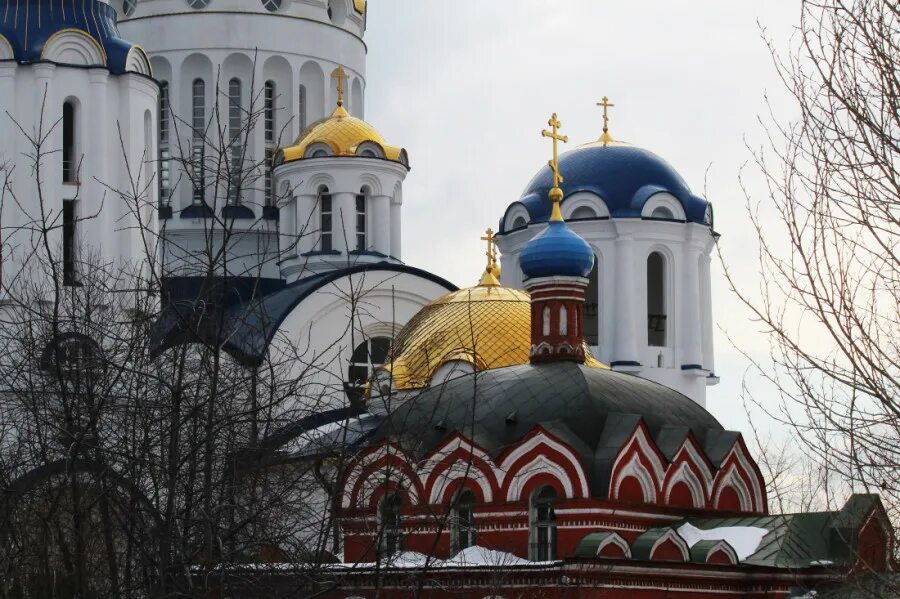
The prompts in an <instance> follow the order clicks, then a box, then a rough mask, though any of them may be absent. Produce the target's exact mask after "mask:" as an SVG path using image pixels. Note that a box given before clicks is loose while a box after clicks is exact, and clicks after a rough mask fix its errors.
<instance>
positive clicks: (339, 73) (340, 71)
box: [331, 65, 348, 106]
mask: <svg viewBox="0 0 900 599" xmlns="http://www.w3.org/2000/svg"><path fill="white" fill-rule="evenodd" d="M331 78H332V79H337V95H338V97H337V105H338V106H343V105H344V79H347V78H348V76H347V71H345V70H344V67H342V66H340V65H338V68H336V69H335V70H333V71H332V72H331Z"/></svg>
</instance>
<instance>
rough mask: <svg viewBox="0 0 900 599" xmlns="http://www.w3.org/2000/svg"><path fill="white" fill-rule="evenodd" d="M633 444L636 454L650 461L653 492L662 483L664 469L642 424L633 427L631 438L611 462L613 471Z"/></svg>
mask: <svg viewBox="0 0 900 599" xmlns="http://www.w3.org/2000/svg"><path fill="white" fill-rule="evenodd" d="M633 445H637V454H638V455H641V456H643V457H644V458H645V459H646V460H647V461H648V462H650V467H651V468H652V472H651V480H652V481H653V488H654V493H655V489H658V488H660V487H661V486H662V484H663V480H664V478H665V474H666V469H665V466H664V465H663V463H662V460H661V459H660V456H659V454H658V453H657V452H656V446H655V445H653V444H652V441H651V440H650V439H649V437H648V436H647V433H646V431H645V429H644V427H643V426H638V427H636V428H635V429H634V432H633V433H632V435H631V439H629V440H628V442H627V443H625V444H624V445H623V448H622V449H621V450H620V451H619V455H618V456H617V457H616V463H615V464H613V472H615V471H616V468H618V465H619V462H621V461H623V460H624V459H625V456H627V455H628V454H629V452H630V451H631V448H632V446H633ZM642 465H643V464H642Z"/></svg>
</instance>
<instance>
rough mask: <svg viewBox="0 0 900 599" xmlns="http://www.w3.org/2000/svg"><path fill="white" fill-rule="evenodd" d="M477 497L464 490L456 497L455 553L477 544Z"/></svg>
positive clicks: (454, 508)
mask: <svg viewBox="0 0 900 599" xmlns="http://www.w3.org/2000/svg"><path fill="white" fill-rule="evenodd" d="M474 509H475V495H474V494H473V493H472V491H469V490H463V491H462V492H461V493H460V494H459V495H457V497H456V505H455V506H454V507H453V522H452V524H453V527H452V533H453V552H454V553H456V552H457V551H461V550H463V549H465V548H466V547H471V546H473V545H474V544H475V517H474V514H473V511H474Z"/></svg>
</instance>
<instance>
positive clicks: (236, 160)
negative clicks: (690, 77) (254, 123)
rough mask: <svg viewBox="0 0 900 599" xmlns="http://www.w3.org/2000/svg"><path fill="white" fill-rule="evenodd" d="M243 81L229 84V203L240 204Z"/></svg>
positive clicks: (236, 80)
mask: <svg viewBox="0 0 900 599" xmlns="http://www.w3.org/2000/svg"><path fill="white" fill-rule="evenodd" d="M241 123H242V119H241V80H240V79H237V78H233V79H231V81H229V82H228V138H229V141H228V143H229V150H230V155H231V156H230V157H231V168H230V171H231V177H230V178H229V182H228V203H229V204H231V205H235V204H239V203H240V195H241V170H242V165H241V162H242V160H241V153H242V144H241Z"/></svg>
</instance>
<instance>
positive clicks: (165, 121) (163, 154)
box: [159, 81, 172, 206]
mask: <svg viewBox="0 0 900 599" xmlns="http://www.w3.org/2000/svg"><path fill="white" fill-rule="evenodd" d="M171 123H172V114H171V109H170V107H169V82H168V81H160V83H159V204H160V206H168V205H169V197H170V195H171V193H172V189H171V187H170V186H171V168H170V161H171V159H172V155H171V153H170V150H169V130H170V127H171Z"/></svg>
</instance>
